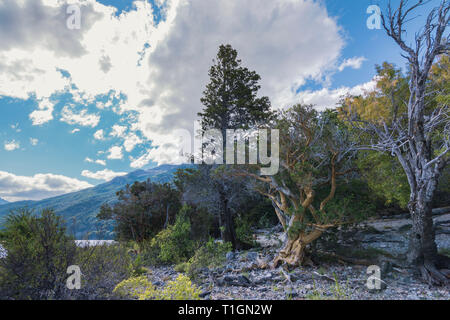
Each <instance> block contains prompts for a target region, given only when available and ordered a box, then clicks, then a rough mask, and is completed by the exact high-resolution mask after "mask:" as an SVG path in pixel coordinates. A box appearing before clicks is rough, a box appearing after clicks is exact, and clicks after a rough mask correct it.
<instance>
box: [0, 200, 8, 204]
mask: <svg viewBox="0 0 450 320" xmlns="http://www.w3.org/2000/svg"><path fill="white" fill-rule="evenodd" d="M5 203H8V201H6V200H3V199H2V198H0V205H2V204H5Z"/></svg>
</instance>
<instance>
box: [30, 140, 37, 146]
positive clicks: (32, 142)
mask: <svg viewBox="0 0 450 320" xmlns="http://www.w3.org/2000/svg"><path fill="white" fill-rule="evenodd" d="M30 143H31V145H32V146H37V144H38V143H39V140H38V139H36V138H30Z"/></svg>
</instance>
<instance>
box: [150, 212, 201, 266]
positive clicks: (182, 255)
mask: <svg viewBox="0 0 450 320" xmlns="http://www.w3.org/2000/svg"><path fill="white" fill-rule="evenodd" d="M151 246H152V247H153V250H155V249H156V250H159V254H158V260H159V261H161V262H162V263H175V264H176V263H180V262H184V261H186V260H187V259H189V258H190V257H191V256H192V255H193V254H194V250H195V242H194V241H193V240H192V239H191V223H190V222H189V219H188V217H187V216H186V215H185V214H184V213H183V211H182V212H181V213H180V214H179V215H178V216H177V218H176V221H175V224H174V225H171V226H169V227H168V228H167V229H164V230H162V231H161V232H159V233H158V234H157V235H156V237H155V238H154V239H153V240H152V243H151Z"/></svg>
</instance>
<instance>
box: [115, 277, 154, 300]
mask: <svg viewBox="0 0 450 320" xmlns="http://www.w3.org/2000/svg"><path fill="white" fill-rule="evenodd" d="M154 291H155V287H154V286H153V284H152V283H151V282H150V281H148V279H147V277H146V276H140V277H131V278H129V279H126V280H123V281H122V282H121V283H119V284H118V285H117V286H116V287H115V288H114V290H113V293H115V294H116V295H117V296H119V297H121V298H135V299H139V300H143V299H142V297H144V296H145V295H147V294H148V292H152V293H153V292H154Z"/></svg>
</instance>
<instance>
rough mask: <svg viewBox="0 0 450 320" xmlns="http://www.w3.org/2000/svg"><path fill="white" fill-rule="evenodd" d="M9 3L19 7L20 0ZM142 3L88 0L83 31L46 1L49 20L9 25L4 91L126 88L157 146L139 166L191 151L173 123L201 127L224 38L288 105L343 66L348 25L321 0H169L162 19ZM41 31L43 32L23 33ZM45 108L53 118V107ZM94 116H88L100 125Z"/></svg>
mask: <svg viewBox="0 0 450 320" xmlns="http://www.w3.org/2000/svg"><path fill="white" fill-rule="evenodd" d="M47 2H48V1H47ZM47 2H46V3H47ZM48 3H49V2H48ZM53 3H54V4H55V5H54V6H56V4H57V3H60V2H59V1H53ZM7 4H8V5H9V6H11V7H12V8H13V9H14V8H15V5H14V4H13V1H12V0H9V1H7ZM135 4H136V9H135V10H131V11H129V12H124V13H122V14H120V15H119V16H115V14H114V12H115V10H114V9H113V8H112V7H107V6H104V5H102V4H99V3H97V2H96V1H94V0H88V1H86V8H82V11H83V17H84V12H85V11H86V13H87V19H88V21H87V22H86V24H83V26H82V28H81V31H80V33H78V34H77V33H76V32H75V33H73V34H71V33H67V32H66V30H59V29H57V28H55V26H56V25H57V23H58V21H59V20H58V19H52V16H51V15H50V14H51V13H53V16H56V17H59V16H58V15H56V14H55V12H56V11H54V6H51V7H50V6H49V8H43V9H42V10H43V12H44V13H45V14H47V13H48V17H47V19H48V20H49V21H47V22H45V23H37V22H36V23H34V24H30V25H27V24H26V23H25V22H23V23H16V25H17V26H16V27H17V28H18V29H17V30H13V31H14V32H12V34H11V35H10V34H6V33H5V37H6V39H7V40H8V41H7V43H6V44H5V45H4V46H2V48H1V49H0V70H1V71H2V72H0V95H2V94H4V95H8V96H13V97H20V98H27V97H29V96H32V95H35V96H36V98H37V99H43V98H45V97H49V96H50V95H51V94H53V93H57V92H62V91H65V90H69V91H70V92H71V93H72V94H73V95H74V97H75V98H74V99H75V101H77V102H81V103H87V102H90V103H92V102H93V101H94V103H95V97H96V96H97V95H106V94H108V93H109V92H111V91H114V92H115V95H118V96H119V94H122V95H123V96H125V97H126V99H125V100H123V101H121V102H120V103H119V105H118V106H117V105H116V106H114V107H113V110H116V111H117V112H124V111H128V110H129V111H136V112H137V121H133V122H132V123H130V125H129V127H130V129H131V130H132V131H135V132H137V131H141V133H142V137H141V138H139V139H141V140H148V141H151V142H152V145H153V146H155V147H158V148H154V149H152V150H150V151H149V152H148V153H146V154H143V155H142V156H141V157H139V158H138V159H133V163H132V166H137V165H140V166H142V165H145V163H146V162H148V161H151V160H153V161H156V162H159V163H165V162H177V161H180V160H184V159H181V158H180V157H179V155H178V151H179V148H177V146H176V142H177V140H178V138H177V136H176V135H175V134H174V129H187V130H189V131H192V125H193V122H194V120H195V119H196V114H197V112H199V111H200V110H201V105H200V102H199V99H200V97H201V94H202V91H203V90H204V87H205V85H206V84H207V82H208V68H209V66H210V65H211V63H212V59H213V58H214V57H215V55H216V53H217V49H218V47H219V45H220V44H226V43H229V44H231V45H232V46H233V47H234V48H236V49H237V50H238V52H239V57H240V58H241V59H242V61H243V64H244V65H245V66H247V67H248V68H249V69H252V70H256V71H257V72H258V73H259V74H260V75H261V77H262V81H261V85H262V90H261V93H262V94H264V95H268V96H269V97H270V98H271V101H272V103H273V106H274V107H275V108H279V107H284V102H285V101H286V97H288V98H289V97H292V96H295V91H296V88H298V87H299V86H300V85H302V84H304V83H305V81H306V80H308V79H313V80H317V79H320V78H322V77H323V76H324V75H326V74H327V72H330V71H335V70H336V69H337V68H338V67H337V66H336V65H337V61H339V59H340V58H341V57H340V55H341V51H342V48H343V46H344V40H343V37H342V36H341V34H340V27H339V26H338V25H337V22H336V21H335V19H333V18H331V17H329V16H328V13H327V10H326V8H325V6H324V5H322V4H321V2H320V1H305V0H272V1H267V0H251V1H241V0H227V1H223V0H208V1H205V0H191V1H186V0H167V1H166V4H167V6H166V7H167V9H166V11H165V16H166V20H165V21H163V22H161V23H159V24H158V25H157V26H156V25H155V23H154V22H153V11H152V7H151V5H150V4H149V3H147V2H146V1H137V2H135ZM0 10H1V9H0ZM14 10H15V11H14V12H16V14H17V15H20V16H22V15H24V14H25V13H26V14H31V13H32V12H31V11H30V10H31V6H30V7H29V8H28V11H27V10H24V9H20V10H19V9H17V8H15V9H14ZM58 12H59V11H58ZM23 19H24V20H23V21H27V20H26V19H28V18H26V16H24V18H23ZM20 21H22V20H20ZM60 29H67V28H64V27H62V28H60ZM37 30H39V32H37ZM34 33H37V34H38V36H37V37H36V39H34V38H33V37H27V38H25V37H23V36H22V35H30V34H34ZM66 33H67V34H66ZM0 35H3V34H2V33H1V31H0ZM0 38H1V36H0ZM147 43H148V44H150V47H149V48H148V49H144V48H145V45H146V44H147ZM350 60H351V59H350ZM347 65H348V66H350V67H357V65H358V63H357V61H350V62H347ZM58 70H66V71H67V72H68V73H69V74H70V78H66V77H63V76H62V75H61V73H60V72H59V71H58ZM68 88H69V89H68ZM73 88H76V89H73ZM115 97H116V98H117V96H115ZM287 100H289V99H287ZM108 101H109V100H108ZM98 107H99V108H100V109H101V108H102V107H107V106H106V104H105V105H104V106H103V105H102V104H99V105H98ZM39 111H41V110H40V109H38V110H37V111H35V112H39ZM46 115H47V118H46V119H47V121H48V119H50V116H51V111H49V110H47V113H46ZM49 115H50V116H49ZM75 115H78V116H79V119H78V121H76V120H74V119H73V118H74V117H73V116H74V115H72V116H70V117H68V119H71V120H70V121H71V122H73V123H77V124H80V122H84V123H85V121H82V120H81V118H83V119H84V118H85V117H86V116H88V115H87V114H84V116H80V114H75ZM92 116H94V118H91V120H90V121H88V123H89V125H90V126H95V125H96V122H97V120H96V119H95V115H92ZM30 117H31V116H30ZM84 120H85V119H84ZM68 121H69V120H68ZM37 123H39V122H37ZM94 123H95V125H94ZM135 141H136V139H135V137H130V138H129V139H128V142H127V139H125V142H124V147H125V150H132V149H133V147H134V145H135V144H134V142H135Z"/></svg>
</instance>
